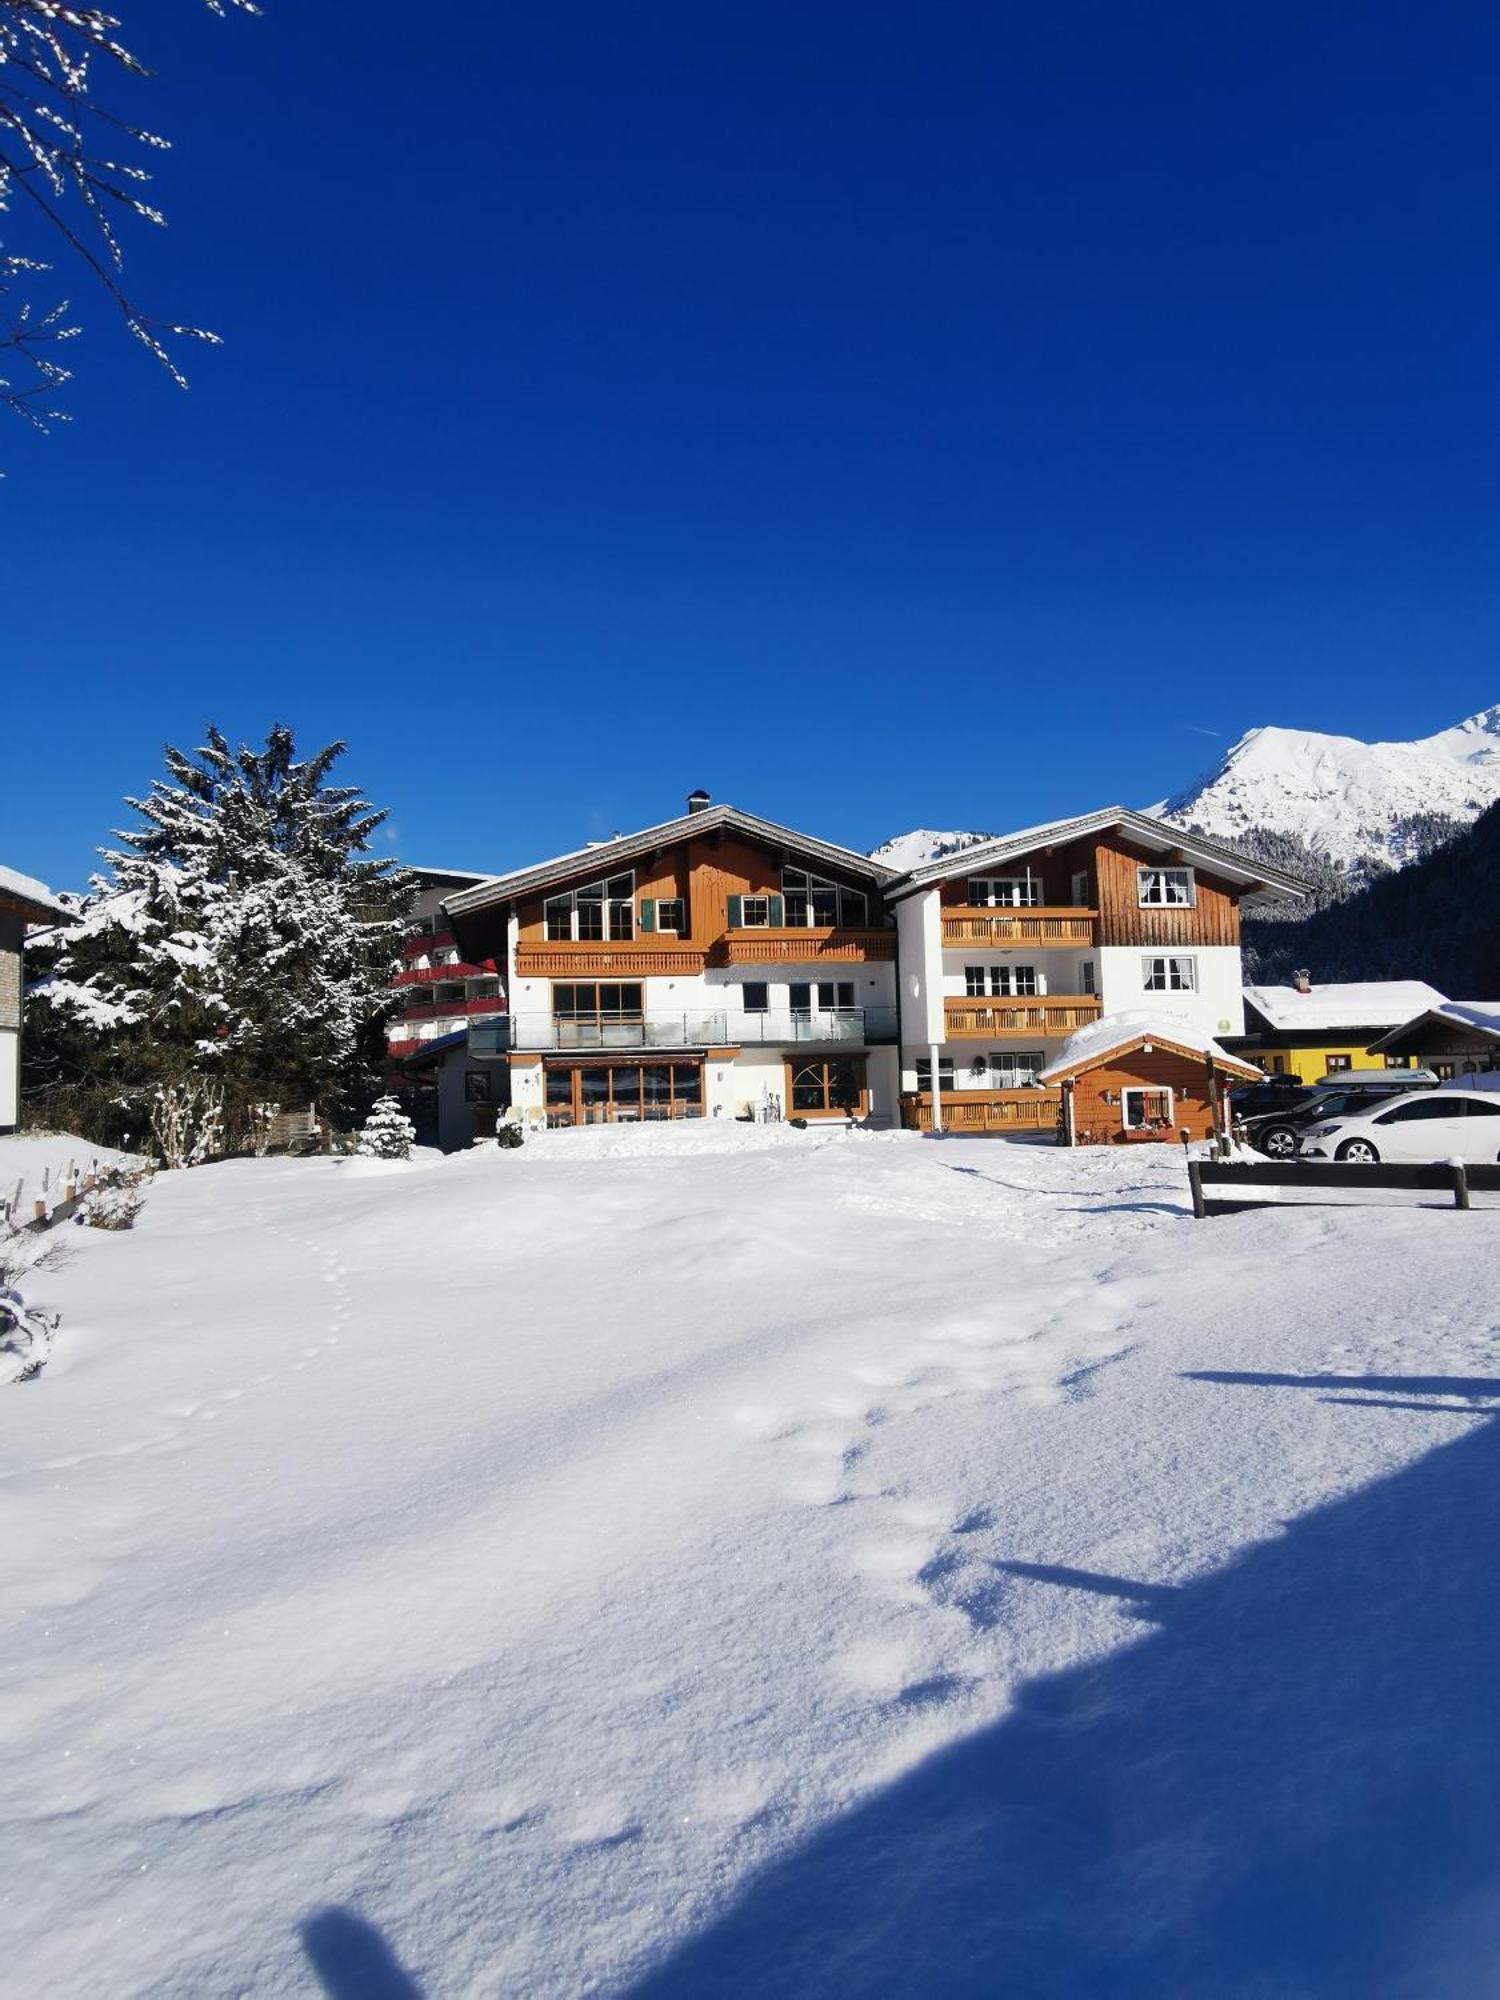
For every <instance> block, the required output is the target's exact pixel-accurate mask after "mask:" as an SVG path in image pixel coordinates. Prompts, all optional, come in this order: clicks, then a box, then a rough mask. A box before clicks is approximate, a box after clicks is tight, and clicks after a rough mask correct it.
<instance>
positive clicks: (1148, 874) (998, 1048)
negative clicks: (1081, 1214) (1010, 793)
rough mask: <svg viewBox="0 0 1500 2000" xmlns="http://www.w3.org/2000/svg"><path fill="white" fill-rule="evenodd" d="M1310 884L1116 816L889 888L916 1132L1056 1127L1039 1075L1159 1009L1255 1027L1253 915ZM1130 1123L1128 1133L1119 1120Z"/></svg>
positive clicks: (951, 862)
mask: <svg viewBox="0 0 1500 2000" xmlns="http://www.w3.org/2000/svg"><path fill="white" fill-rule="evenodd" d="M1269 892H1275V893H1277V894H1280V895H1288V894H1290V895H1298V894H1301V893H1302V889H1301V885H1300V884H1298V883H1297V882H1295V881H1294V880H1292V879H1291V878H1290V877H1287V876H1285V875H1282V874H1281V873H1280V872H1279V871H1276V870H1273V869H1268V868H1266V867H1264V866H1263V865H1262V864H1261V863H1258V862H1253V861H1250V860H1248V859H1247V858H1246V857H1245V856H1243V855H1240V854H1237V853H1235V852H1234V851H1233V850H1232V849H1229V848H1226V847H1223V846H1221V845H1220V844H1219V843H1218V842H1216V841H1210V840H1206V839H1203V838H1201V837H1199V836H1197V835H1187V834H1184V833H1183V832H1182V831H1181V830H1180V829H1179V828H1177V827H1173V826H1169V825H1167V824H1166V823H1165V822H1164V821H1160V820H1155V819H1152V818H1150V817H1149V816H1148V815H1146V814H1143V813H1135V812H1130V811H1128V810H1126V809H1124V808H1120V807H1111V808H1108V809H1106V810H1104V811H1102V812H1097V813H1091V814H1088V815H1087V816H1085V817H1083V818H1080V819H1075V820H1059V821H1054V822H1052V823H1050V824H1048V825H1046V826H1040V827H1033V828H1030V829H1029V830H1027V831H1026V832H1023V833H1018V834H1012V835H1007V836H1005V837H1004V838H1003V839H998V840H989V841H984V842H980V843H978V844H976V845H975V846H972V847H968V848H964V849H961V850H960V851H959V852H957V853H956V854H950V855H947V856H945V857H943V858H942V859H941V860H938V861H934V862H932V863H929V864H927V865H926V866H924V867H920V868H916V869H913V870H912V871H910V873H908V874H907V875H905V876H903V877H902V878H901V879H900V880H899V881H897V882H896V883H894V884H893V885H892V886H891V887H890V889H889V890H888V891H887V896H888V899H889V900H890V902H891V904H892V905H893V907H894V909H895V912H896V918H897V926H898V932H899V936H900V953H901V975H902V1051H901V1071H902V1076H901V1091H902V1096H901V1110H902V1122H903V1123H904V1124H906V1125H907V1126H908V1127H910V1128H912V1129H914V1130H917V1131H934V1130H943V1131H953V1132H981V1133H983V1132H992V1133H1000V1134H1005V1133H1011V1134H1018V1133H1028V1132H1053V1131H1058V1130H1059V1129H1060V1120H1061V1114H1062V1108H1063V1106H1062V1097H1061V1093H1060V1091H1059V1090H1058V1089H1056V1088H1048V1087H1047V1086H1046V1085H1044V1084H1043V1082H1042V1077H1043V1072H1044V1071H1045V1070H1047V1068H1048V1067H1049V1065H1050V1064H1052V1063H1053V1062H1055V1060H1056V1058H1057V1056H1058V1053H1059V1051H1060V1050H1061V1048H1062V1047H1063V1045H1064V1043H1065V1042H1066V1041H1067V1039H1068V1037H1069V1036H1071V1035H1074V1034H1076V1033H1077V1032H1078V1031H1079V1030H1080V1029H1084V1028H1087V1027H1089V1026H1090V1025H1091V1024H1092V1023H1094V1022H1096V1021H1099V1020H1100V1019H1102V1018H1104V1017H1105V1016H1114V1015H1118V1014H1121V1013H1125V1012H1135V1011H1139V1010H1142V1009H1152V1010H1156V1011H1157V1012H1160V1013H1164V1014H1166V1015H1168V1016H1175V1017H1178V1018H1180V1019H1182V1020H1183V1021H1184V1022H1186V1023H1189V1024H1191V1026H1192V1027H1193V1028H1194V1029H1195V1030H1196V1031H1200V1032H1202V1033H1203V1034H1206V1035H1208V1036H1210V1037H1212V1036H1218V1035H1237V1034H1239V1033H1241V1032H1242V1031H1243V1027H1244V1011H1243V1001H1242V997H1241V985H1240V978H1241V974H1240V908H1241V904H1242V903H1243V902H1244V901H1245V900H1246V899H1247V898H1249V897H1253V896H1256V895H1263V894H1266V893H1269ZM1122 1129H1123V1127H1122Z"/></svg>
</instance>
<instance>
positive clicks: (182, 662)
mask: <svg viewBox="0 0 1500 2000" xmlns="http://www.w3.org/2000/svg"><path fill="white" fill-rule="evenodd" d="M122 11H123V12H124V13H125V16H126V23H127V30H128V31H129V32H128V34H127V39H129V40H132V41H133V43H134V44H136V45H138V46H139V48H140V50H141V51H142V53H144V54H145V55H146V56H147V58H148V59H149V60H151V61H152V62H153V63H154V64H155V66H156V67H157V69H158V71H159V75H158V78H157V80H156V81H154V82H152V83H151V84H149V85H144V86H141V87H140V88H138V89H134V90H132V89H131V88H130V87H126V88H124V89H122V88H121V87H120V86H118V85H116V84H113V83H111V84H110V86H109V89H110V92H111V93H112V95H111V96H110V98H109V100H108V101H110V102H111V103H112V104H113V106H114V107H115V108H117V109H120V110H125V111H128V112H130V113H132V114H134V115H136V116H138V117H139V118H140V119H141V121H142V122H144V123H147V124H155V125H156V126H157V127H158V128H159V129H161V130H164V131H165V132H167V133H169V134H170V135H171V136H172V138H173V139H174V141H175V147H174V151H173V152H172V154H171V155H170V156H169V157H168V158H167V160H166V161H165V163H164V165H163V167H162V170H161V175H160V179H159V183H158V191H159V194H160V196H161V199H162V201H163V203H164V205H165V206H166V208H167V209H168V211H169V214H170V216H171V220H172V227H171V229H170V231H169V232H167V233H166V234H165V235H164V236H161V237H156V236H155V235H152V234H148V232H145V231H144V230H137V231H136V232H135V234H134V238H133V241H132V243H131V249H132V252H133V255H132V259H131V270H130V279H131V284H132V288H133V290H134V291H135V293H136V295H137V296H138V297H139V298H140V299H141V300H142V301H143V302H144V303H145V304H147V305H148V306H149V307H150V308H151V309H153V310H155V311H158V312H160V313H162V314H163V315H171V316H179V317H182V318H185V319H195V320H197V321H199V322H201V323H203V324H207V325H210V326H213V327H215V328H217V329H218V330H219V331H220V332H221V333H223V334H224V335H225V337H226V341H227V345H226V346H225V348H224V349H222V350H221V351H219V352H217V353H208V352H195V353H193V354H192V355H190V356H189V357H188V359H189V362H190V369H191V374H192V377H193V389H192V392H191V393H190V394H189V395H186V396H184V395H181V394H179V393H177V392H176V391H174V390H173V389H172V387H171V386H170V384H169V383H168V382H167V381H166V379H165V378H164V377H161V376H159V375H158V373H157V372H156V370H155V368H154V366H153V364H152V363H151V362H150V361H149V359H148V358H147V357H146V356H145V355H144V354H143V353H142V352H140V351H139V350H137V349H136V348H135V346H134V344H133V343H131V342H129V341H128V340H126V339H125V338H124V337H123V336H122V335H119V334H117V333H116V332H115V330H114V329H113V327H111V326H110V324H109V322H108V319H107V316H106V315H105V313H104V312H103V311H102V310H91V311H90V316H89V332H88V335H87V337H86V339H84V340H82V341H80V342H78V343H76V344H75V347H74V350H73V354H72V357H71V358H72V359H73V360H74V362H75V364H76V366H77V368H78V370H79V379H78V381H77V383H76V384H75V385H74V388H73V390H72V391H71V392H70V403H71V407H72V409H73V410H74V412H75V418H76V420H75V422H74V423H73V424H72V425H71V426H69V427H68V428H67V429H66V430H64V431H61V432H59V433H57V434H55V435H53V436H52V437H51V438H48V439H45V440H33V439H32V438H31V437H30V436H29V435H28V434H27V433H26V432H25V431H24V430H23V429H22V427H20V426H19V425H16V424H12V425H10V426H9V428H8V429H7V430H5V431H0V464H3V465H4V468H5V470H6V472H7V474H8V477H7V478H6V479H5V481H4V483H3V485H0V508H3V509H4V511H5V514H6V517H7V518H6V523H5V531H4V539H3V543H0V564H3V570H0V575H3V580H4V604H5V613H4V621H3V626H0V631H3V633H4V645H5V669H6V673H5V679H6V685H7V688H8V689H9V692H10V697H11V698H10V700H9V701H8V703H7V735H8V738H9V753H10V754H9V760H8V761H9V768H10V772H11V780H10V782H9V784H8V785H7V787H6V790H5V796H4V799H3V802H0V859H3V860H5V861H7V862H9V863H10V864H11V865H13V866H19V867H22V868H25V869H27V870H28V871H29V872H32V873H36V874H40V875H42V876H43V877H45V878H48V879H50V880H52V881H54V882H56V883H59V884H69V883H76V882H78V881H80V880H81V879H82V878H83V876H84V875H85V873H86V872H87V870H88V867H89V866H90V861H91V854H92V849H93V847H94V845H95V844H96V843H97V842H98V841H99V840H101V839H103V838H104V837H105V835H106V833H107V829H108V828H109V827H110V826H111V825H112V824H116V823H118V821H119V819H120V806H119V800H120V799H121V797H122V795H123V794H124V793H126V792H129V791H134V790H139V789H140V788H142V787H144V786H145V785H146V784H147V782H148V781H149V779H150V778H151V777H152V776H153V775H154V774H155V773H156V772H157V771H158V770H159V768H160V745H161V744H162V742H163V741H165V740H173V741H178V742H189V741H195V740H197V737H198V734H199V732H200V731H201V728H202V726H203V724H204V723H205V722H207V721H208V720H210V719H212V720H213V721H215V722H217V723H218V724H219V726H220V727H221V728H223V729H224V730H225V731H226V732H227V733H228V734H230V735H232V736H237V737H238V736H248V737H256V736H258V735H261V734H263V733H264V730H265V729H266V727H267V726H268V725H269V724H270V722H271V721H272V720H274V719H279V720H284V721H287V722H289V723H291V724H292V725H293V726H294V727H295V728H296V729H297V731H298V733H299V736H300V737H301V738H302V740H303V741H304V742H306V743H307V744H308V745H309V747H310V746H312V745H313V744H314V743H315V742H321V741H323V740H325V739H327V738H329V737H331V736H335V735H339V736H344V737H347V738H348V739H349V741H350V744H351V750H350V755H349V758H348V760H347V765H346V768H347V770H348V773H349V774H350V776H352V777H353V778H355V779H357V780H358V781H359V782H361V783H362V784H363V785H364V786H365V787H366V788H367V790H368V791H369V792H370V793H371V794H372V796H374V797H375V798H376V799H377V800H379V802H381V803H382V804H388V805H390V806H391V807H392V808H393V822H394V826H395V829H396V836H397V837H396V846H397V847H398V849H399V851H400V852H401V853H402V855H403V856H404V857H406V858H408V859H410V860H414V861H419V862H422V861H425V862H430V863H435V864H442V865H447V866H454V867H460V866H473V867H478V868H486V867H495V868H498V867H504V866H509V865H513V864H516V863H518V862H520V861H523V860H525V859H528V858H531V857H533V856H536V855H538V854H542V853H546V852H548V851H552V850H555V849H558V848H561V847H566V846H571V845H575V844H577V842H579V841H580V840H582V839H586V838H588V837H591V836H592V835H595V834H598V833H604V832H608V831H610V830H612V829H614V828H616V827H630V826H633V825H640V824H643V823H646V822H649V821H650V820H653V819H657V818H662V817H665V816H668V815H669V814H670V813H672V812H673V811H674V810H675V809H676V808H677V807H678V805H679V803H680V801H681V799H682V797H683V795H684V794H685V793H686V792H687V791H688V790H690V789H691V788H692V787H693V786H695V785H703V786H706V787H707V788H708V789H709V790H710V791H711V792H712V793H713V794H714V796H715V797H716V798H722V799H732V800H733V801H735V802H736V803H738V804H741V805H744V806H747V807H750V808H752V809H754V810H758V811H761V812H764V813H766V814H767V815H769V816H771V817H774V818H783V819H787V820H790V821H791V822H793V823H794V824H800V825H803V826H805V827H807V828H808V829H809V830H812V831H816V832H820V833H823V834H825V835H827V836H829V837H831V838H836V839H843V840H846V841H848V842H850V843H851V844H854V845H858V846H866V845H869V844H872V843H873V842H875V841H877V840H879V839H881V838H883V837H885V836H886V835H888V834H890V833H893V832H897V831H900V830H903V829H905V828H907V827H910V826H914V825H923V824H925V825H929V826H939V827H949V826H978V827H989V828H1003V827H1005V826H1009V825H1022V824H1026V823H1028V822H1030V821H1032V820H1034V819H1038V818H1043V817H1047V816H1049V815H1051V814H1054V813H1068V812H1075V811H1080V810H1084V809H1087V808H1090V807H1092V806H1095V805H1098V804H1104V803H1110V802H1113V801H1115V800H1120V799H1123V800H1125V801H1128V802H1132V803H1144V802H1147V801H1149V800H1150V799H1152V798H1155V797H1158V796H1160V795H1161V794H1162V793H1163V792H1164V791H1167V790H1170V789H1171V788H1173V787H1174V786H1175V785H1177V784H1179V783H1182V782H1184V781H1186V780H1187V779H1188V778H1189V777H1190V776H1191V775H1192V774H1193V773H1194V772H1195V771H1197V770H1198V769H1200V768H1202V767H1203V766H1204V765H1205V764H1208V763H1210V762H1212V761H1213V758H1214V756H1215V754H1216V752H1217V750H1218V749H1219V748H1220V747H1221V745H1227V743H1228V742H1229V741H1230V740H1232V739H1233V737H1234V736H1235V735H1236V734H1238V733H1239V732H1240V731H1241V730H1242V729H1245V728H1247V727H1250V726H1251V725H1253V724H1255V723H1259V722H1276V723H1282V724H1287V725H1303V726H1307V727H1311V728H1322V729H1342V730H1348V731H1350V732H1351V733H1355V734H1362V735H1382V736H1407V735H1416V734H1421V733H1425V732H1427V731H1429V730H1432V729H1436V728H1439V727H1441V726H1443V725H1445V724H1447V723H1449V722H1452V721H1456V720H1457V719H1459V718H1460V717H1461V716H1463V715H1466V714H1468V713H1470V712H1471V711H1473V710H1475V709H1477V708H1479V707H1482V706H1484V705H1485V704H1487V703H1489V702H1492V701H1495V700H1496V699H1500V669H1497V666H1496V661H1497V657H1500V647H1497V639H1500V569H1497V565H1496V562H1495V552H1496V547H1497V535H1496V530H1497V526H1500V521H1497V514H1500V492H1497V481H1496V467H1497V444H1500V369H1497V354H1500V341H1497V331H1500V328H1497V307H1500V259H1497V256H1496V244H1497V240H1500V230H1497V222H1500V186H1497V166H1500V159H1497V153H1500V125H1497V122H1496V119H1495V116H1494V109H1493V93H1494V87H1495V79H1496V75H1497V71H1500V62H1497V58H1500V15H1497V13H1496V11H1495V10H1494V9H1493V7H1489V6H1483V5H1473V6H1446V5H1443V4H1440V3H1439V4H1434V5H1431V6H1427V7H1423V8H1414V7H1411V6H1410V5H1407V4H1401V5H1383V4H1371V5H1368V6H1361V7H1354V6H1351V5H1348V4H1345V5H1343V6H1339V7H1334V6H1324V5H1318V4H1310V5H1298V6H1295V7H1293V6H1291V5H1274V6H1271V7H1269V8H1267V7H1266V6H1264V5H1258V6H1250V5H1248V4H1244V5H1239V4H1222V5H1216V6H1214V7H1211V8H1204V7H1202V6H1201V5H1195V6H1191V7H1189V6H1186V5H1182V6H1179V5H1176V4H1171V0H1153V4H1152V5H1150V6H1140V5H1127V4H1125V0H1118V4H1113V5H1091V4H1081V3H1080V0H1046V4H1045V5H1040V4H1028V5H1025V6H1022V5H1015V4H1005V0H997V4H986V5H980V4H978V3H977V0H970V4H968V5H965V6H961V7H955V6H944V5H940V4H939V5H924V6H921V7H918V6H915V5H911V4H908V5H905V6H902V7H883V6H880V5H869V4H862V5H860V6H858V7H855V6H847V7H846V6H842V5H832V4H829V5H823V6H820V7H815V8H808V7H807V6H806V5H805V4H797V5H781V4H776V0H757V4H755V5H753V6H752V5H735V6H709V7H704V6H703V5H702V4H701V0H696V4H682V5H678V4H663V5H651V4H642V5H632V6H629V7H624V6H620V5H618V4H614V5H609V6H603V5H587V4H573V0H549V4H548V5H547V6H545V7H528V8H520V7H516V6H514V5H507V4H500V5H495V6H490V7H484V8H479V9H476V8H473V7H459V6H457V5H454V4H451V0H429V4H428V5H427V6H425V7H424V8H422V9H420V10H413V9H412V8H410V7H409V6H407V7H402V8H399V9H398V8H397V7H396V6H395V5H394V4H391V0H369V4H367V5H365V6H362V7H361V8H359V9H354V8H351V7H349V6H348V5H345V4H335V0H266V13H265V16H264V18H263V19H261V20H258V21H252V20H243V19H236V20H230V21H217V20H215V19H213V18H212V17H211V16H209V15H208V14H207V13H206V10H205V11H204V12H203V14H202V17H201V18H200V16H199V10H198V9H196V8H195V7H193V6H191V5H188V4H186V0H126V4H125V5H124V6H123V7H122ZM355 16H357V17H358V19H359V21H360V22H361V24H362V25H361V27H360V31H359V35H358V39H357V40H356V39H353V38H352V37H351V28H350V22H351V19H352V18H353V17H355ZM414 21H419V22H420V27H419V28H414V27H413V26H412V23H413V22H414ZM68 288H69V289H70V290H71V291H73V292H74V294H75V295H76V296H77V297H79V298H80V299H82V298H83V297H84V296H85V295H84V294H83V292H82V291H81V289H80V287H79V286H78V284H77V282H76V280H75V279H74V278H73V277H72V276H71V274H70V275H69V280H68Z"/></svg>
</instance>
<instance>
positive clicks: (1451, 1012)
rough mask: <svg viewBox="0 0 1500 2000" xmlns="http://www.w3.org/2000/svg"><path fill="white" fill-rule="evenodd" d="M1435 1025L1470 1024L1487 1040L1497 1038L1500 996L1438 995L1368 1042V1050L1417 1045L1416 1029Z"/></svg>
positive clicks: (1378, 1051)
mask: <svg viewBox="0 0 1500 2000" xmlns="http://www.w3.org/2000/svg"><path fill="white" fill-rule="evenodd" d="M1436 1026H1447V1027H1450V1028H1471V1029H1472V1030H1473V1031H1474V1032H1475V1034H1478V1035H1483V1036H1484V1037H1485V1039H1486V1040H1487V1041H1493V1042H1500V1000H1442V999H1440V1000H1439V1002H1438V1004H1437V1006H1436V1007H1428V1008H1427V1009H1425V1011H1424V1012H1422V1013H1420V1014H1418V1015H1417V1016H1416V1017H1415V1018H1414V1019H1412V1020H1410V1021H1403V1022H1402V1023H1401V1024H1400V1026H1399V1027H1395V1028H1392V1029H1391V1030H1390V1032H1389V1033H1388V1034H1385V1035H1382V1036H1381V1037H1380V1040H1379V1041H1377V1042H1371V1044H1370V1054H1371V1055H1379V1054H1381V1053H1383V1052H1385V1051H1387V1050H1395V1049H1397V1048H1405V1049H1407V1050H1410V1049H1412V1048H1414V1047H1416V1046H1417V1038H1418V1036H1419V1031H1422V1030H1426V1029H1428V1028H1431V1027H1436Z"/></svg>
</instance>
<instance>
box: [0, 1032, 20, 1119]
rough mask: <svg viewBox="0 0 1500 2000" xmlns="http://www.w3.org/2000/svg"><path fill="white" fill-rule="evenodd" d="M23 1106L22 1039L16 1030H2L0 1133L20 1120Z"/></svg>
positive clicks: (0, 1052) (0, 1054) (0, 1033)
mask: <svg viewBox="0 0 1500 2000" xmlns="http://www.w3.org/2000/svg"><path fill="white" fill-rule="evenodd" d="M20 1105H21V1037H20V1036H19V1035H18V1034H17V1033H16V1031H15V1029H14V1028H0V1132H7V1131H9V1130H10V1129H11V1128H12V1127H13V1126H14V1125H15V1124H16V1121H17V1120H18V1119H19V1117H20V1115H21V1113H20Z"/></svg>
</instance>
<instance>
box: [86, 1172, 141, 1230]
mask: <svg viewBox="0 0 1500 2000" xmlns="http://www.w3.org/2000/svg"><path fill="white" fill-rule="evenodd" d="M145 1205H146V1195H145V1190H144V1189H143V1188H142V1187H141V1185H140V1183H139V1181H135V1180H130V1181H119V1182H117V1183H116V1184H115V1185H114V1186H113V1187H102V1188H95V1189H94V1190H93V1192H92V1193H91V1194H88V1195H86V1196H85V1197H84V1202H83V1208H82V1211H81V1212H82V1215H83V1219H84V1221H85V1222H86V1223H87V1224H88V1226H89V1228H90V1229H133V1228H134V1227H135V1219H136V1217H137V1216H138V1215H139V1214H140V1212H141V1210H142V1209H143V1208H144V1207H145Z"/></svg>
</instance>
